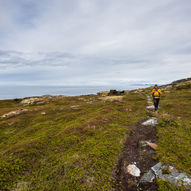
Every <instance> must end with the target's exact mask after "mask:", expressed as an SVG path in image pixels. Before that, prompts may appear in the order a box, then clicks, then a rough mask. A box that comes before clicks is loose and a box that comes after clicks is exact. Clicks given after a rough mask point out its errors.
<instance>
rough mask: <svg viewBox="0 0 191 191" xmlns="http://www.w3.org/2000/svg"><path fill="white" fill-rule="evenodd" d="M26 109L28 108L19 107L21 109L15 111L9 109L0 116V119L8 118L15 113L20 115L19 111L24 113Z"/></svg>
mask: <svg viewBox="0 0 191 191" xmlns="http://www.w3.org/2000/svg"><path fill="white" fill-rule="evenodd" d="M27 111H29V110H28V109H22V108H21V109H18V110H15V111H10V112H9V113H6V114H4V115H2V116H1V117H0V118H1V119H8V118H11V117H14V116H16V115H20V114H21V113H25V112H27Z"/></svg>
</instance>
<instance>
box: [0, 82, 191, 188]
mask: <svg viewBox="0 0 191 191" xmlns="http://www.w3.org/2000/svg"><path fill="white" fill-rule="evenodd" d="M186 82H187V81H186ZM188 84H190V82H189V80H188V82H187V83H185V81H184V82H180V83H178V85H177V84H176V85H174V86H170V87H166V86H164V87H162V90H163V92H164V93H163V96H162V99H161V103H160V109H159V114H158V118H159V124H158V125H157V136H158V149H157V157H156V160H159V161H162V162H165V163H166V164H170V165H174V166H175V167H176V168H178V169H179V170H182V171H184V172H187V173H188V174H190V173H191V168H190V167H191V166H190V161H191V150H190V149H191V139H190V137H191V121H190V116H191V88H190V87H191V86H190V85H188ZM150 91H151V89H150V88H147V89H144V90H143V91H130V92H128V93H126V94H125V95H124V96H123V97H121V96H114V97H109V98H108V96H102V95H90V96H78V97H64V96H56V97H44V98H43V100H41V101H40V102H34V103H32V104H29V105H25V106H23V105H21V104H20V103H21V100H2V101H0V116H3V115H4V114H6V113H9V112H11V111H21V112H20V114H17V115H13V116H4V117H2V118H1V119H0V190H35V191H38V190H39V191H40V190H46V191H52V190H55V191H57V190H112V188H114V184H115V181H114V178H113V170H114V168H115V164H116V161H117V159H118V157H119V155H120V153H121V150H122V148H123V145H124V141H125V135H126V134H128V133H129V132H130V131H131V130H132V129H133V125H134V124H135V123H137V122H138V121H141V120H143V119H145V118H147V117H148V115H150V114H149V113H148V111H147V110H146V105H147V99H146V96H147V95H148V94H150ZM20 109H25V110H20ZM168 187H169V186H165V185H164V183H163V182H162V183H159V190H165V189H166V190H168ZM169 190H170V188H169Z"/></svg>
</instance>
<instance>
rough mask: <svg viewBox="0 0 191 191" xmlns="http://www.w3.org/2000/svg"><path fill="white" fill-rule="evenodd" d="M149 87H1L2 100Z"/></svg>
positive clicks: (0, 95)
mask: <svg viewBox="0 0 191 191" xmlns="http://www.w3.org/2000/svg"><path fill="white" fill-rule="evenodd" d="M146 86H149V85H132V86H117V85H116V86H0V100H2V99H15V98H24V97H32V96H42V95H47V94H48V95H65V96H79V95H88V94H96V93H97V92H100V91H107V90H110V89H116V90H132V89H137V88H140V87H146Z"/></svg>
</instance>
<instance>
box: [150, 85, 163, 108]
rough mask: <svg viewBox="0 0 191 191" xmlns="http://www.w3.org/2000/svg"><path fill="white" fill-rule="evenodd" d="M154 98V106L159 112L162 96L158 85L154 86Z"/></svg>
mask: <svg viewBox="0 0 191 191" xmlns="http://www.w3.org/2000/svg"><path fill="white" fill-rule="evenodd" d="M152 96H153V102H154V106H155V111H157V110H158V105H159V101H160V96H161V90H160V89H159V87H158V86H157V84H156V85H155V86H154V89H153V91H152Z"/></svg>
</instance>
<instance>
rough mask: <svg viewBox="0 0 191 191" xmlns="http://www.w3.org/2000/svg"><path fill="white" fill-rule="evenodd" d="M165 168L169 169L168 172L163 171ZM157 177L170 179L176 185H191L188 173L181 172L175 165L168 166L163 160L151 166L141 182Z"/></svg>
mask: <svg viewBox="0 0 191 191" xmlns="http://www.w3.org/2000/svg"><path fill="white" fill-rule="evenodd" d="M164 169H168V170H167V172H165V171H163V170H164ZM155 178H160V179H162V180H165V181H170V182H171V183H173V184H175V185H176V186H181V185H184V186H186V185H191V178H190V177H189V176H188V175H187V174H186V173H182V172H179V171H178V170H177V169H176V168H175V167H172V166H166V165H164V164H162V163H161V162H159V163H157V164H156V165H155V166H153V167H151V169H150V170H149V171H148V172H147V173H145V174H143V176H142V177H141V179H140V182H153V181H154V179H155Z"/></svg>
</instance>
